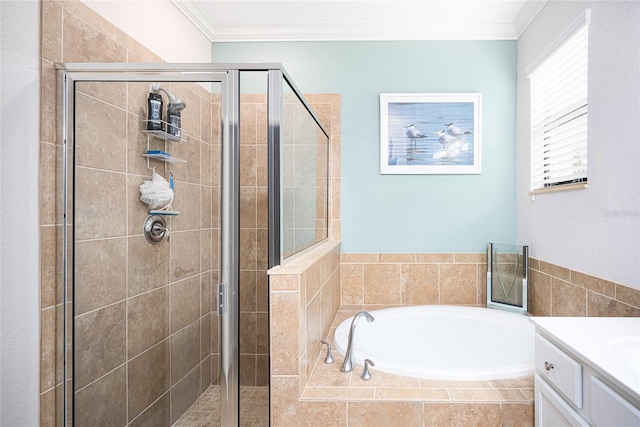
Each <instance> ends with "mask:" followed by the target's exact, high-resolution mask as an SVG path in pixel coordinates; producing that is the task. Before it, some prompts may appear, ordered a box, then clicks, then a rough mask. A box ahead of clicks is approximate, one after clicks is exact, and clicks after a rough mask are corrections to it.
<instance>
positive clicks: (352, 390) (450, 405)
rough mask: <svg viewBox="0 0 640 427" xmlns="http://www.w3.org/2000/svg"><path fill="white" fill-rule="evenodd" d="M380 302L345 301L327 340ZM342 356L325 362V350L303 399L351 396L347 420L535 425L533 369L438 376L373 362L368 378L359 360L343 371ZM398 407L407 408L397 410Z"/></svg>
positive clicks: (347, 398) (354, 422) (350, 422)
mask: <svg viewBox="0 0 640 427" xmlns="http://www.w3.org/2000/svg"><path fill="white" fill-rule="evenodd" d="M377 308H379V307H377V306H366V305H365V306H358V307H356V306H353V307H341V308H340V310H339V311H338V313H337V316H336V318H335V319H334V322H333V325H332V327H331V331H330V333H329V334H328V336H327V339H328V341H329V342H333V334H334V332H335V328H337V327H338V325H340V323H341V322H342V321H343V320H345V319H347V318H349V317H351V316H353V315H354V314H356V313H357V312H358V311H360V310H375V309H377ZM343 360H344V359H343V357H342V355H341V354H339V353H337V352H336V353H335V362H334V363H333V364H325V363H324V351H323V352H322V353H321V354H320V356H319V357H318V359H317V361H316V365H315V368H314V370H313V372H312V374H311V376H310V378H309V381H308V382H307V385H306V387H305V388H304V390H303V391H302V400H303V401H307V400H308V401H322V402H337V401H339V402H346V403H347V404H346V411H347V412H346V413H347V414H348V417H346V418H347V422H346V423H345V424H343V425H345V426H352V425H368V426H370V425H383V424H385V423H386V424H387V425H403V426H405V425H407V426H414V425H415V426H443V427H444V426H456V425H457V426H469V425H478V426H481V425H482V426H496V425H514V426H516V425H517V426H532V425H533V400H534V393H533V375H529V376H526V377H521V378H513V379H506V380H492V381H436V380H425V379H418V378H409V377H404V376H399V375H394V374H388V373H385V372H376V370H375V367H373V368H371V372H372V378H371V380H369V381H363V380H362V379H361V378H360V375H361V374H362V366H360V365H357V366H356V368H355V369H354V370H353V371H352V372H349V373H343V372H341V371H340V366H341V364H342V361H343ZM398 409H400V410H401V411H402V412H400V413H396V412H395V411H397V410H398ZM403 417H407V418H403ZM382 420H387V421H386V422H383V421H382ZM398 420H402V421H398ZM399 422H400V424H398V423H399Z"/></svg>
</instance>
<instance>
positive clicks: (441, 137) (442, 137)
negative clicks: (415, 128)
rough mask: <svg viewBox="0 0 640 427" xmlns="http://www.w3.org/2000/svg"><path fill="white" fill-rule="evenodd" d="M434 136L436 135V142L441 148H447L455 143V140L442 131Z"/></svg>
mask: <svg viewBox="0 0 640 427" xmlns="http://www.w3.org/2000/svg"><path fill="white" fill-rule="evenodd" d="M434 135H438V142H439V143H440V144H442V148H447V147H448V146H449V145H451V144H453V143H454V142H455V138H454V137H453V136H451V135H449V134H448V133H447V132H445V131H443V130H439V131H438V132H436V133H435V134H434Z"/></svg>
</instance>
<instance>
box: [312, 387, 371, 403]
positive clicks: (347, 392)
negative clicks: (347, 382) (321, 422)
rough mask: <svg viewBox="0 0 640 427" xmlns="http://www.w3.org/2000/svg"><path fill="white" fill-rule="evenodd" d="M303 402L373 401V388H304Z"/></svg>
mask: <svg viewBox="0 0 640 427" xmlns="http://www.w3.org/2000/svg"><path fill="white" fill-rule="evenodd" d="M302 399H303V400H337V401H345V400H347V401H361V400H375V388H373V387H371V388H351V387H305V389H304V391H303V392H302Z"/></svg>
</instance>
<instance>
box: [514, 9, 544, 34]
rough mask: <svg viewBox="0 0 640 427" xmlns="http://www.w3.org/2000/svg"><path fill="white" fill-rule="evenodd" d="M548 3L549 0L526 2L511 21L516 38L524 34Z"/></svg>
mask: <svg viewBox="0 0 640 427" xmlns="http://www.w3.org/2000/svg"><path fill="white" fill-rule="evenodd" d="M548 1H549V0H527V2H526V3H525V4H524V6H522V9H520V12H518V14H517V15H516V17H515V18H514V19H513V26H514V28H515V32H516V36H517V38H520V36H521V35H522V34H524V32H525V31H526V30H527V28H529V25H531V23H532V22H533V20H534V19H535V18H536V16H538V14H539V13H540V11H541V10H542V9H543V8H544V7H545V5H546V4H547V3H548Z"/></svg>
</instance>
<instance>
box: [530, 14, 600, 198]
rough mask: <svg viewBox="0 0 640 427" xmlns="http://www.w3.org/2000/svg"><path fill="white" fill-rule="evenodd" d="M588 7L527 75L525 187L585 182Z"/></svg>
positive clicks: (555, 187) (582, 185) (533, 189)
mask: <svg viewBox="0 0 640 427" xmlns="http://www.w3.org/2000/svg"><path fill="white" fill-rule="evenodd" d="M588 18H589V11H588V10H587V12H586V14H585V16H584V17H582V19H580V20H578V21H577V22H576V23H574V24H573V25H572V26H571V28H570V29H569V30H568V31H567V32H568V33H569V34H568V37H566V36H565V37H563V38H561V40H564V42H561V43H558V47H557V48H555V49H553V52H552V53H551V54H550V55H545V59H543V60H542V61H540V62H539V63H538V64H536V66H535V68H534V69H533V71H531V72H530V73H529V76H528V77H529V79H530V83H531V191H532V192H537V191H541V190H550V189H560V188H561V187H564V188H566V186H568V185H574V186H575V184H580V188H584V184H586V182H587V92H588V91H587V76H588V73H587V71H588V41H589V24H588V21H589V19H588Z"/></svg>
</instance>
